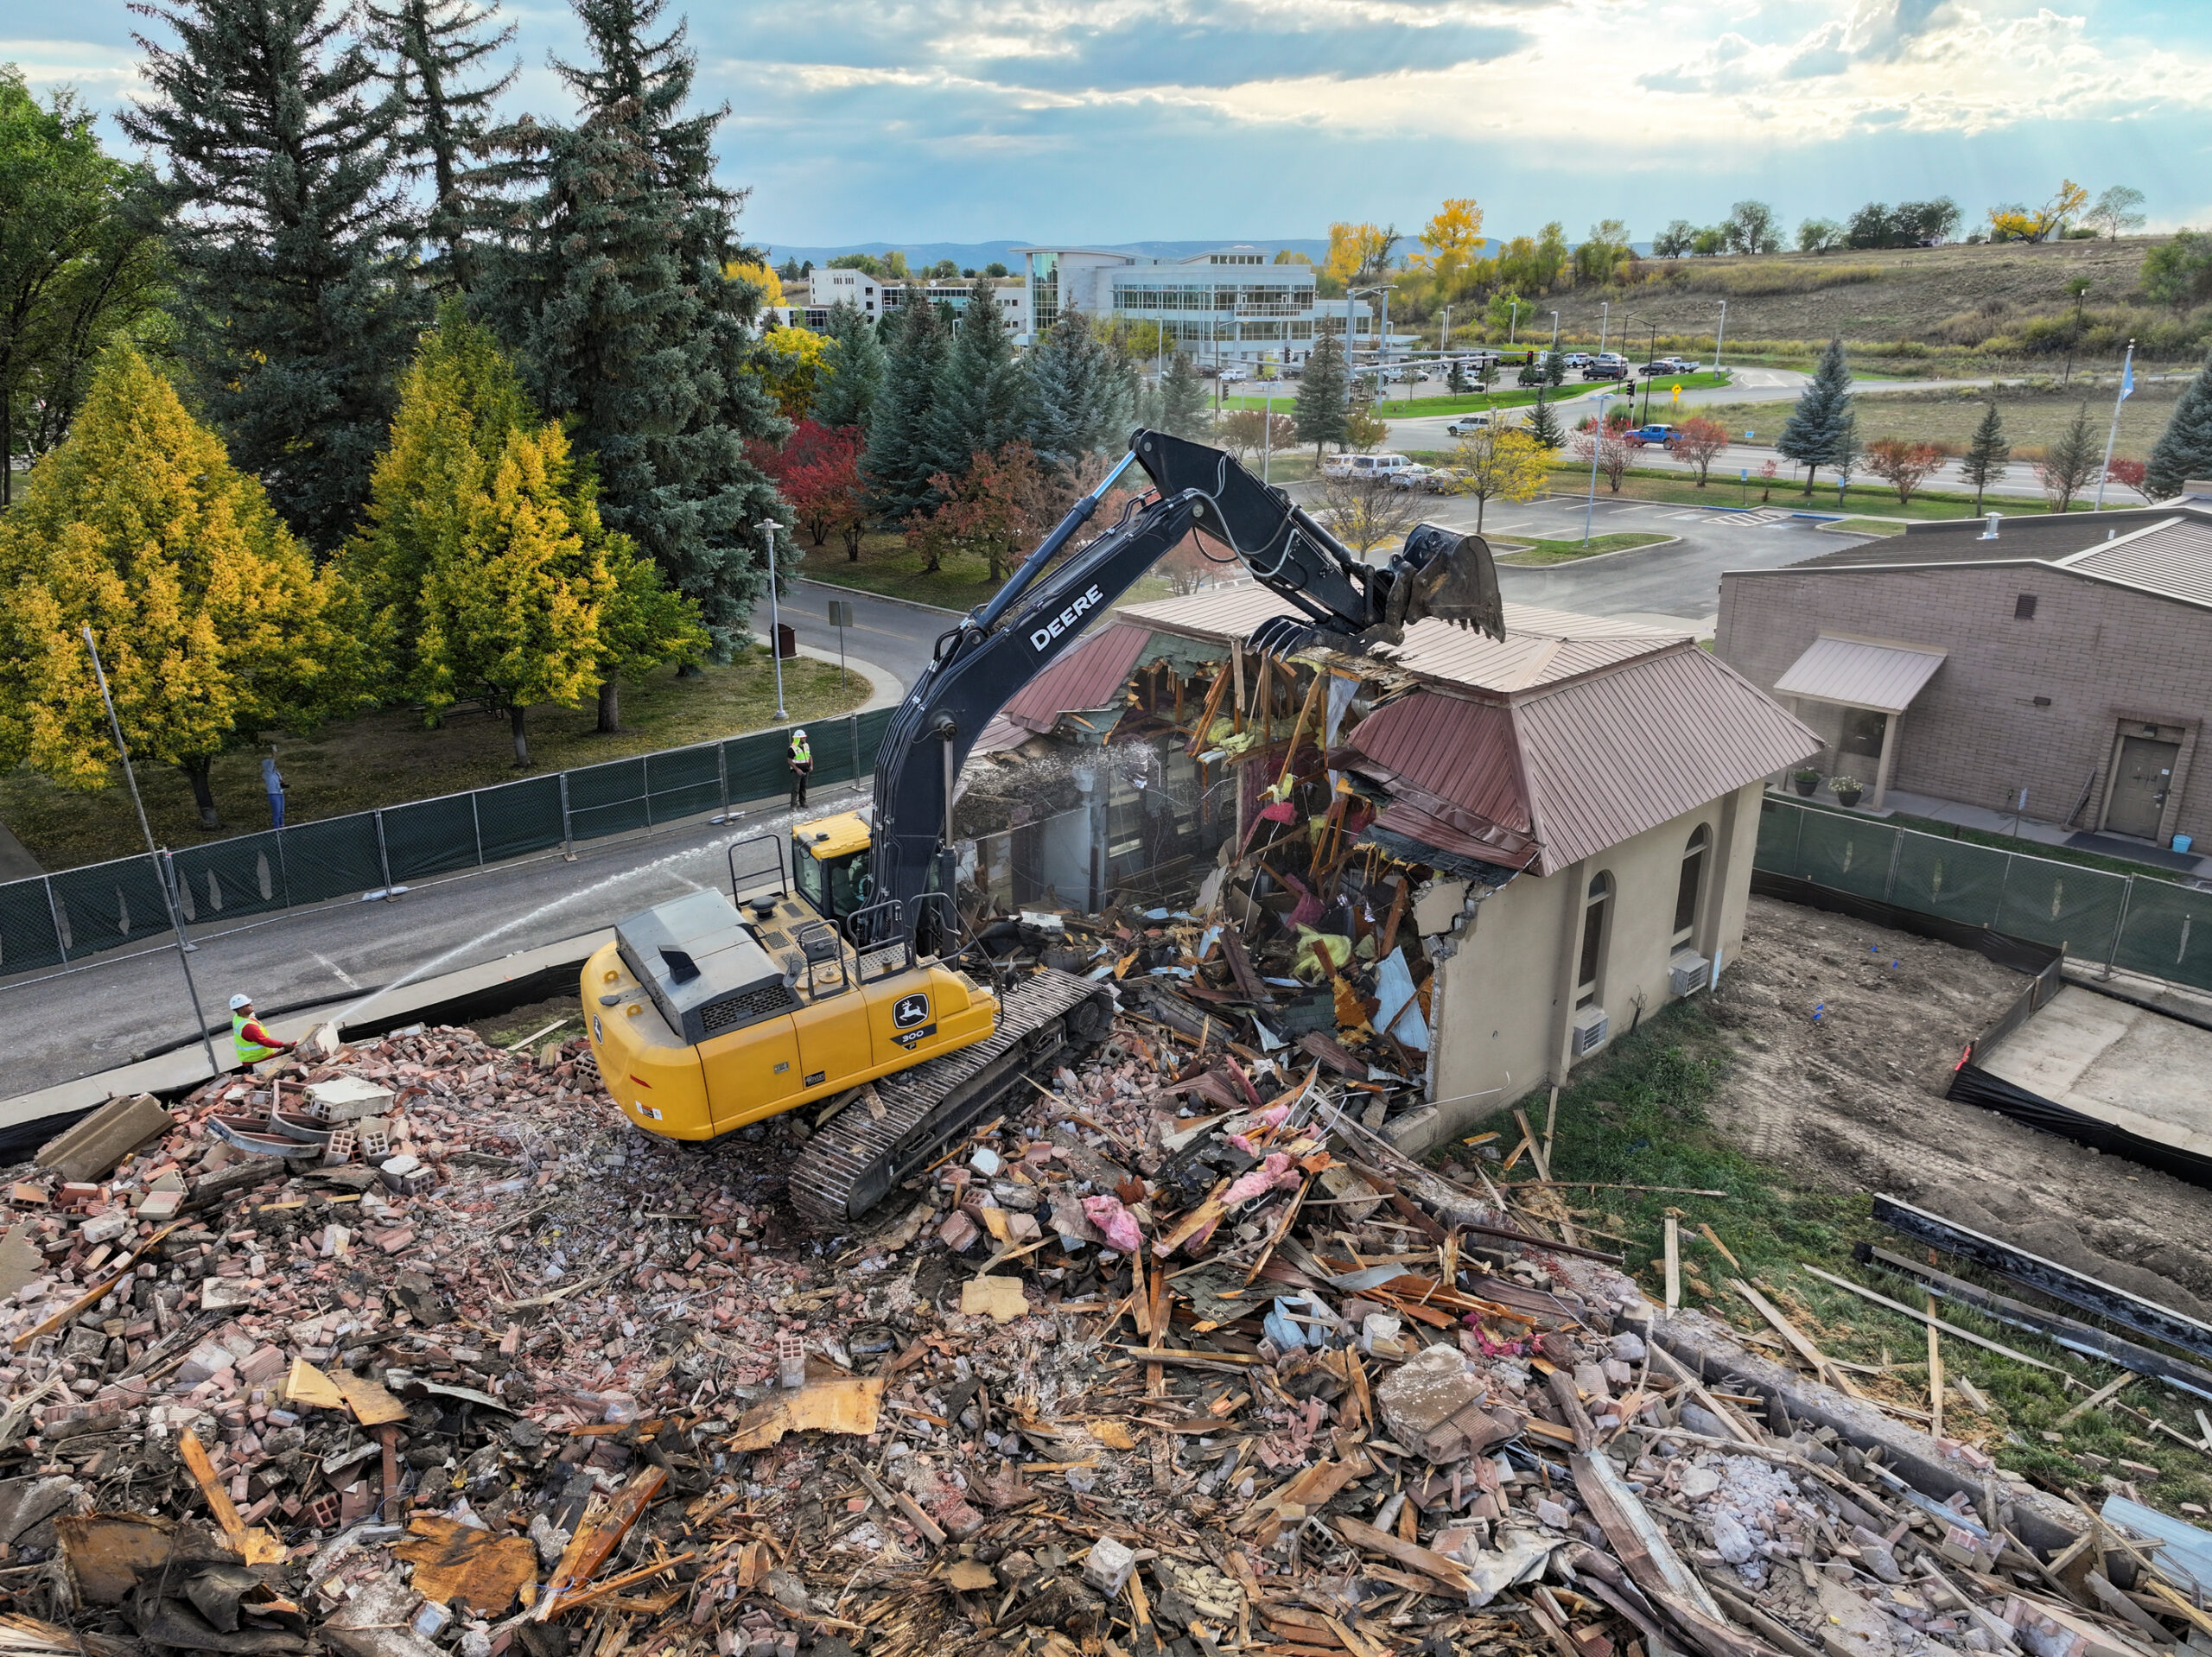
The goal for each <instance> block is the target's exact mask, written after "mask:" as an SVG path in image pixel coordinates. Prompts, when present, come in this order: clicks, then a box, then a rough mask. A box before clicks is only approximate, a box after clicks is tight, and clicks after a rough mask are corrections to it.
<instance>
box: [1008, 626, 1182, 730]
mask: <svg viewBox="0 0 2212 1657" xmlns="http://www.w3.org/2000/svg"><path fill="white" fill-rule="evenodd" d="M1151 639H1152V630H1151V629H1150V628H1149V627H1140V626H1135V625H1132V624H1130V623H1128V622H1126V621H1121V620H1116V621H1115V622H1114V623H1112V624H1111V625H1109V626H1106V627H1103V628H1101V629H1100V630H1099V631H1098V632H1095V633H1093V634H1091V635H1090V638H1086V639H1084V641H1083V642H1082V643H1081V644H1077V646H1076V647H1075V648H1074V649H1073V650H1071V651H1069V652H1068V653H1067V654H1066V655H1065V656H1063V657H1061V658H1060V659H1059V660H1058V661H1057V662H1055V663H1052V666H1050V667H1048V668H1046V670H1044V671H1043V672H1042V673H1040V674H1039V675H1038V676H1036V677H1035V678H1033V679H1032V680H1031V681H1030V682H1028V683H1027V684H1026V685H1024V686H1022V687H1021V689H1019V690H1017V691H1016V692H1014V697H1013V700H1011V701H1010V702H1007V705H1006V706H1005V707H1004V708H1001V709H1000V710H999V717H1000V718H1001V719H1002V720H1005V721H1008V722H1009V723H1011V724H1014V725H1018V726H1020V727H1021V728H1022V729H1023V730H1025V731H1033V732H1035V733H1037V734H1039V735H1040V736H1041V735H1043V734H1045V733H1047V732H1049V731H1051V730H1052V727H1054V726H1055V725H1057V724H1058V723H1059V721H1060V716H1061V715H1062V714H1079V713H1083V712H1085V711H1086V710H1088V709H1090V708H1118V707H1120V706H1121V704H1122V691H1123V689H1125V688H1126V687H1127V685H1128V678H1129V670H1130V669H1132V668H1134V667H1135V665H1136V661H1137V657H1138V656H1139V655H1140V654H1141V653H1142V651H1143V650H1144V647H1145V646H1146V644H1149V643H1150V642H1151Z"/></svg>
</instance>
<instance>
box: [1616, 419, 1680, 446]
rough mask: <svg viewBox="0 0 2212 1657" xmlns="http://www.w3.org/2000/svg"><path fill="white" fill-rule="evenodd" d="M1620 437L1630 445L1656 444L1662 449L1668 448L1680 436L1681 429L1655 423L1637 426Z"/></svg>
mask: <svg viewBox="0 0 2212 1657" xmlns="http://www.w3.org/2000/svg"><path fill="white" fill-rule="evenodd" d="M1621 435H1622V436H1624V437H1625V438H1627V439H1628V441H1630V442H1631V443H1657V444H1658V445H1660V446H1661V447H1662V448H1668V447H1670V446H1671V445H1672V444H1673V443H1674V441H1675V438H1677V437H1679V436H1681V428H1680V427H1676V426H1669V425H1664V424H1661V423H1659V422H1653V423H1652V424H1650V425H1649V426H1638V427H1637V429H1635V430H1634V431H1628V432H1623V433H1622V434H1621Z"/></svg>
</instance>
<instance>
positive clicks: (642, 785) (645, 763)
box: [638, 754, 653, 828]
mask: <svg viewBox="0 0 2212 1657" xmlns="http://www.w3.org/2000/svg"><path fill="white" fill-rule="evenodd" d="M638 797H639V799H641V800H643V801H644V802H645V827H646V828H652V826H653V757H652V755H651V754H647V755H646V756H645V758H644V759H640V760H639V762H638Z"/></svg>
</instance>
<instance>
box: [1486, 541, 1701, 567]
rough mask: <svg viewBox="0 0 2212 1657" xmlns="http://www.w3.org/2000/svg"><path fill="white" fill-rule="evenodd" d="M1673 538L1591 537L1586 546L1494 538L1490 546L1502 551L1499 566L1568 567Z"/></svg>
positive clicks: (1577, 542) (1498, 557)
mask: <svg viewBox="0 0 2212 1657" xmlns="http://www.w3.org/2000/svg"><path fill="white" fill-rule="evenodd" d="M1674 538H1675V537H1674V536H1671V535H1593V536H1591V537H1590V544H1589V545H1588V546H1584V545H1583V544H1582V543H1581V542H1580V541H1545V540H1541V539H1538V540H1535V541H1529V540H1524V539H1523V538H1522V537H1521V536H1517V535H1508V536H1492V537H1491V545H1492V546H1493V547H1496V548H1498V549H1501V550H1500V551H1499V552H1498V556H1497V562H1499V563H1501V564H1571V563H1573V562H1574V561H1575V560H1576V559H1578V558H1594V557H1596V556H1598V555H1599V553H1601V552H1626V551H1627V550H1628V549H1630V547H1649V546H1656V545H1657V544H1658V543H1660V542H1662V541H1672V540H1673V539H1674ZM1505 549H1510V550H1505Z"/></svg>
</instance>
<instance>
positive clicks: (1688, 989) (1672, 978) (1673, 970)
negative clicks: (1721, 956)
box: [1667, 949, 1713, 995]
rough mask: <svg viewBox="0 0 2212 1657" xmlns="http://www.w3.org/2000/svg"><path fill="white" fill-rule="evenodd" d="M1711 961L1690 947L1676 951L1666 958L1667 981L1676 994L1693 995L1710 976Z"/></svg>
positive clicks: (1711, 970)
mask: <svg viewBox="0 0 2212 1657" xmlns="http://www.w3.org/2000/svg"><path fill="white" fill-rule="evenodd" d="M1712 972H1713V963H1712V962H1710V961H1707V959H1706V958H1705V957H1704V956H1703V955H1699V954H1698V953H1696V951H1694V950H1692V949H1682V950H1679V951H1677V952H1676V953H1675V954H1674V955H1670V956H1669V957H1668V960H1667V981H1668V984H1669V987H1671V988H1672V989H1673V990H1674V992H1675V994H1677V995H1694V994H1697V993H1698V992H1699V991H1700V990H1701V989H1703V988H1704V987H1705V986H1706V983H1707V980H1708V979H1709V978H1710V977H1711V975H1712Z"/></svg>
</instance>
